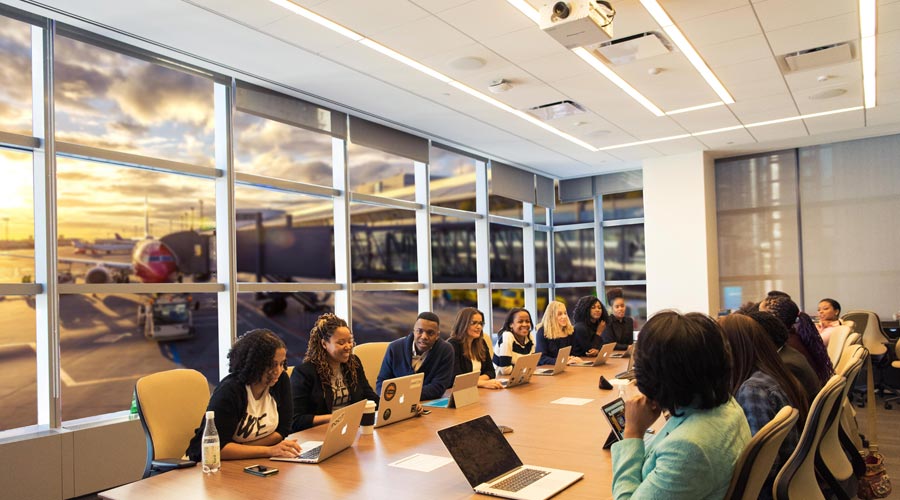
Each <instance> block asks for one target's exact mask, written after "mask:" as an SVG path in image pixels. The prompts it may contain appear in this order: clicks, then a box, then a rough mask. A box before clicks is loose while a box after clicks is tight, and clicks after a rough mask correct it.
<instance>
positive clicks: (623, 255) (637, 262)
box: [603, 224, 647, 281]
mask: <svg viewBox="0 0 900 500" xmlns="http://www.w3.org/2000/svg"><path fill="white" fill-rule="evenodd" d="M603 259H604V266H605V272H606V280H607V281H618V280H645V279H647V264H646V254H645V251H644V225H643V224H634V225H629V226H614V227H604V228H603Z"/></svg>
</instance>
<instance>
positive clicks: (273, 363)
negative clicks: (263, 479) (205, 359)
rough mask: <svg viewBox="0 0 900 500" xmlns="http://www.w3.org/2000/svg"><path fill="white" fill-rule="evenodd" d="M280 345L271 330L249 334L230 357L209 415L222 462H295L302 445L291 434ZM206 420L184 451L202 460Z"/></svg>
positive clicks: (288, 394)
mask: <svg viewBox="0 0 900 500" xmlns="http://www.w3.org/2000/svg"><path fill="white" fill-rule="evenodd" d="M286 359H287V349H286V347H285V345H284V342H282V340H281V339H280V338H278V336H276V335H275V334H274V333H272V332H271V331H269V330H264V329H258V330H251V331H249V332H247V333H245V334H244V335H242V336H241V337H240V338H239V339H238V340H237V342H235V343H234V346H232V348H231V351H229V352H228V360H229V364H228V372H229V373H228V376H227V377H225V378H224V379H223V380H222V381H221V382H220V383H219V385H218V387H216V390H215V391H214V392H213V394H212V396H211V397H210V398H209V405H208V406H207V407H206V410H207V411H214V412H215V419H216V420H215V422H216V430H217V431H218V432H219V446H220V447H221V450H222V451H221V457H222V459H223V460H236V459H242V458H258V457H293V456H297V455H299V454H300V445H299V444H297V441H295V440H293V439H285V437H286V436H287V435H288V434H290V428H291V415H292V413H293V408H292V405H291V384H290V380H289V379H288V376H287V373H285V368H287V361H286ZM204 423H205V416H204V421H201V422H200V427H198V428H197V430H196V431H195V432H194V438H193V439H191V443H190V445H189V446H188V449H187V453H186V454H187V456H188V457H189V458H190V459H191V460H200V442H201V438H202V434H203V427H204Z"/></svg>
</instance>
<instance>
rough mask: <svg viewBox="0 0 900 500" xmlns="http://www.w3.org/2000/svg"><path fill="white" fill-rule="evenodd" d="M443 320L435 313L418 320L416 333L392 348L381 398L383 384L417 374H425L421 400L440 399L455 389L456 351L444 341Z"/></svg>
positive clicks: (382, 377)
mask: <svg viewBox="0 0 900 500" xmlns="http://www.w3.org/2000/svg"><path fill="white" fill-rule="evenodd" d="M440 324H441V320H440V318H438V316H437V314H434V313H433V312H423V313H421V314H419V317H418V318H416V324H415V325H414V326H413V331H412V333H410V334H409V335H407V336H406V337H403V338H401V339H397V340H395V341H393V342H391V344H390V345H389V346H388V348H387V352H385V353H384V361H382V363H381V371H380V372H378V381H377V382H376V384H375V392H376V393H378V394H381V383H382V382H384V381H385V380H389V379H392V378H397V377H405V376H407V375H412V374H414V373H424V374H425V381H424V383H423V385H422V397H421V399H422V400H423V401H424V400H428V399H437V398H439V397H441V396H443V395H444V391H446V390H447V389H448V388H450V386H451V385H453V348H452V347H451V346H450V344H448V343H447V342H446V341H445V340H443V339H441V328H440Z"/></svg>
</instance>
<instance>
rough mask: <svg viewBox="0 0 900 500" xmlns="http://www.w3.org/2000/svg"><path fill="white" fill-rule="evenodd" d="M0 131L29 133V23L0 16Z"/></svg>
mask: <svg viewBox="0 0 900 500" xmlns="http://www.w3.org/2000/svg"><path fill="white" fill-rule="evenodd" d="M0 68H2V69H0V130H3V131H4V132H13V133H16V134H23V135H31V26H30V25H28V24H25V23H22V22H19V21H16V20H13V19H9V18H7V17H0Z"/></svg>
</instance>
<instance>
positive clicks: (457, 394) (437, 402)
mask: <svg viewBox="0 0 900 500" xmlns="http://www.w3.org/2000/svg"><path fill="white" fill-rule="evenodd" d="M488 363H490V361H488ZM479 377H481V373H480V372H469V373H460V374H459V375H457V376H456V377H455V378H454V379H453V389H451V390H450V397H447V398H440V399H434V400H431V401H428V402H426V403H422V406H430V407H432V408H462V407H463V406H468V405H470V404H473V403H477V402H478V378H479Z"/></svg>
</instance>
